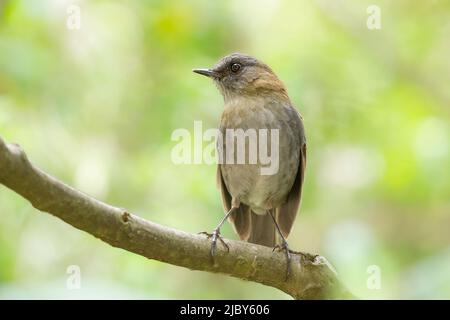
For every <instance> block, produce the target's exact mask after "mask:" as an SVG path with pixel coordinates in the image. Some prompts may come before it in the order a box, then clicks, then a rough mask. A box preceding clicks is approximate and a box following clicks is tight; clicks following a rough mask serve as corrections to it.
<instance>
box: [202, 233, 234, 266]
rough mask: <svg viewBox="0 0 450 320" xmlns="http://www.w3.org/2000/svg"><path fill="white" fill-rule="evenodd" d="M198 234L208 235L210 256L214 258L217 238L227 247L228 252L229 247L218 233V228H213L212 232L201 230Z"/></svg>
mask: <svg viewBox="0 0 450 320" xmlns="http://www.w3.org/2000/svg"><path fill="white" fill-rule="evenodd" d="M199 234H205V235H206V236H207V237H208V239H211V251H210V253H211V258H213V259H214V254H215V253H216V247H217V240H219V241H220V242H221V243H222V245H223V246H224V247H225V248H226V249H227V252H230V247H229V246H228V244H227V243H226V242H225V240H223V238H222V236H221V235H220V229H214V230H213V232H212V233H208V232H205V231H203V232H199Z"/></svg>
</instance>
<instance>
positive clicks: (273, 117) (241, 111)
mask: <svg viewBox="0 0 450 320" xmlns="http://www.w3.org/2000/svg"><path fill="white" fill-rule="evenodd" d="M289 108H291V107H290V106H286V105H284V104H282V103H277V102H276V101H275V102H274V101H263V100H261V99H252V100H249V99H241V100H235V101H233V102H230V103H228V104H227V105H226V106H225V110H224V112H223V114H222V118H221V123H220V131H221V133H222V136H223V139H222V141H221V142H219V143H218V148H223V149H222V153H223V156H224V157H223V163H222V164H221V165H220V167H221V172H222V176H223V179H224V182H225V185H226V186H227V189H228V191H229V192H230V194H231V195H232V196H233V197H235V198H238V199H239V200H240V201H241V202H243V203H245V204H247V205H249V206H250V207H251V208H252V209H254V211H255V212H260V213H263V212H264V211H265V210H267V209H270V208H273V207H276V206H278V205H279V204H280V203H282V202H284V200H285V198H286V196H287V194H288V193H289V190H290V188H291V187H292V184H293V182H294V179H295V175H296V173H297V169H298V164H299V155H300V137H299V135H298V132H295V131H296V129H295V127H294V126H293V125H292V121H291V119H290V118H291V117H292V116H293V115H294V114H295V115H296V113H295V110H294V113H292V112H291V111H288V109H289ZM291 109H292V108H291ZM238 129H241V131H240V132H241V133H244V140H243V141H244V143H243V144H239V143H238V140H237V139H239V138H238V137H236V135H234V136H232V135H229V134H227V131H229V132H230V130H231V132H233V131H234V132H235V133H236V132H237V130H238ZM261 130H263V131H265V132H266V134H267V135H266V137H267V140H266V142H267V143H266V145H265V146H264V143H262V142H263V141H262V140H261V139H260V137H261V136H260V132H261ZM273 130H275V131H277V132H278V133H277V134H273V132H272V131H273ZM252 132H253V133H252ZM255 136H256V140H257V141H256V143H254V144H256V146H257V147H256V150H255V148H254V146H253V148H252V142H251V139H252V137H255ZM263 136H264V135H263ZM230 139H232V140H233V141H234V143H231V141H230ZM242 146H244V150H239V149H238V148H239V147H242ZM231 149H232V150H231ZM219 151H220V150H219ZM230 152H231V153H233V155H234V157H233V162H231V163H230V162H229V161H228V160H230V158H227V154H229V153H230ZM239 152H242V153H243V154H244V155H245V161H244V163H242V162H240V163H237V160H238V159H237V155H238V153H239ZM255 152H256V153H257V155H256V163H251V161H250V159H251V156H252V155H253V160H254V159H255V154H254V153H255ZM268 159H270V161H271V162H270V163H269V161H268ZM270 166H272V169H273V171H269V174H263V172H262V169H263V168H266V169H267V168H268V167H270Z"/></svg>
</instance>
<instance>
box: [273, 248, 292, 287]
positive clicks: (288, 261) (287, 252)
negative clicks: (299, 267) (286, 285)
mask: <svg viewBox="0 0 450 320" xmlns="http://www.w3.org/2000/svg"><path fill="white" fill-rule="evenodd" d="M275 250H276V251H284V252H285V255H286V277H285V280H287V279H288V278H289V275H290V274H291V253H294V254H295V253H297V252H295V251H292V250H291V249H289V246H288V243H287V241H286V240H283V242H282V244H281V245H279V244H276V245H275V247H273V249H272V252H274V251H275Z"/></svg>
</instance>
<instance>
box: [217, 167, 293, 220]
mask: <svg viewBox="0 0 450 320" xmlns="http://www.w3.org/2000/svg"><path fill="white" fill-rule="evenodd" d="M281 166H282V168H280V169H281V170H279V171H278V172H277V173H275V174H273V175H261V173H260V169H261V167H260V166H259V165H251V164H223V165H221V170H222V176H223V178H224V181H225V184H226V186H227V188H228V191H229V192H230V194H231V196H232V197H233V198H237V199H239V201H240V202H242V203H244V204H246V205H248V206H249V207H250V208H252V210H253V211H254V212H255V213H257V214H265V213H266V212H267V210H269V209H272V208H275V207H277V206H279V205H280V204H281V203H283V202H284V201H285V199H286V196H287V194H288V193H289V190H290V189H291V187H292V184H293V183H294V179H295V174H296V170H295V169H296V168H293V169H292V170H286V169H287V168H285V166H284V165H281ZM287 173H290V174H287Z"/></svg>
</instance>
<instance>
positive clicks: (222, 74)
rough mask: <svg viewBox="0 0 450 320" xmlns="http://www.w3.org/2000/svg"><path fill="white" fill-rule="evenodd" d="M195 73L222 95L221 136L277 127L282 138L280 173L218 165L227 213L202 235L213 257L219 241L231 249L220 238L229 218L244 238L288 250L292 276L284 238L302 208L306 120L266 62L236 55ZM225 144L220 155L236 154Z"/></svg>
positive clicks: (245, 165)
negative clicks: (264, 172) (209, 82)
mask: <svg viewBox="0 0 450 320" xmlns="http://www.w3.org/2000/svg"><path fill="white" fill-rule="evenodd" d="M193 72H195V73H197V74H200V75H203V76H206V77H208V78H211V79H212V80H213V81H214V83H215V85H216V86H217V88H218V90H219V91H220V93H221V95H222V97H223V100H224V109H223V112H222V115H221V119H220V125H219V132H220V133H221V134H222V136H226V131H227V130H239V129H242V130H249V129H250V130H256V131H258V130H264V129H266V130H274V129H276V130H278V135H279V137H278V145H277V147H278V150H277V151H278V157H279V159H278V161H279V163H278V170H277V171H276V172H275V173H273V174H266V175H263V174H261V168H262V167H263V164H262V163H261V161H259V160H258V161H257V162H256V163H250V162H249V161H247V162H245V163H228V162H225V163H220V162H219V164H218V165H217V184H218V186H219V189H220V192H221V198H222V204H223V208H224V212H225V215H224V217H223V218H222V220H221V221H220V223H219V224H218V226H217V227H216V228H215V229H214V230H213V232H212V233H206V232H203V233H205V234H207V235H208V236H209V237H210V238H211V239H212V244H211V251H210V252H211V255H212V256H214V254H215V250H216V246H217V240H219V241H220V242H221V243H222V244H223V245H224V246H225V247H226V248H227V249H228V250H229V247H228V245H227V244H226V243H225V241H224V240H223V239H222V236H221V234H220V229H221V227H222V225H223V224H224V222H225V221H226V220H227V219H228V220H229V221H230V222H231V224H232V225H233V227H234V230H235V232H236V233H237V235H238V236H239V238H240V239H241V240H244V241H248V242H251V243H255V244H259V245H264V246H268V247H273V248H274V249H275V248H278V249H279V250H284V251H285V253H286V258H287V265H288V273H289V263H290V259H291V256H290V253H291V252H294V251H291V250H290V248H289V245H288V243H287V240H286V239H287V237H288V235H289V233H290V232H291V229H292V226H293V223H294V221H295V218H296V216H297V211H298V209H299V206H300V202H301V201H300V200H301V196H302V187H303V182H304V176H305V168H306V137H305V128H304V125H303V118H302V116H301V115H300V113H299V112H298V111H297V109H296V108H295V107H294V105H293V104H292V102H291V99H290V98H289V96H288V93H287V90H286V87H285V85H284V84H283V82H282V81H281V80H280V79H279V78H278V77H277V75H276V74H275V73H274V71H273V70H272V69H271V68H270V67H269V66H268V65H267V64H265V63H263V62H261V61H259V60H258V59H256V58H254V57H251V56H249V55H246V54H241V53H232V54H229V55H227V56H225V57H223V58H221V59H220V60H219V62H218V63H217V64H216V65H215V66H214V67H212V68H206V69H205V68H201V69H194V70H193ZM226 140H227V139H218V140H217V146H216V147H217V150H218V152H219V154H220V152H221V151H222V152H223V154H228V153H229V152H231V154H232V155H233V154H234V153H233V152H235V151H236V150H229V148H230V145H228V144H227V141H226ZM249 143H250V139H247V140H245V153H246V154H245V156H246V158H245V160H247V158H249V156H251V155H250V154H248V153H249V152H251V151H252V150H251V148H249ZM272 143H273V141H272ZM227 146H228V149H227ZM233 147H234V146H233ZM227 159H228V158H227ZM222 162H223V161H222Z"/></svg>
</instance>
